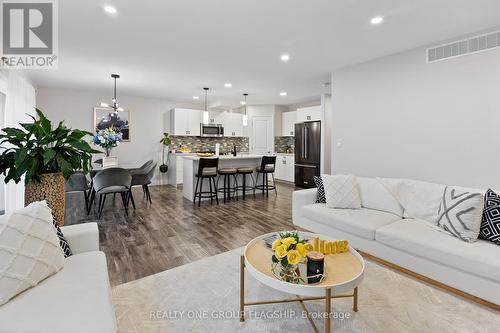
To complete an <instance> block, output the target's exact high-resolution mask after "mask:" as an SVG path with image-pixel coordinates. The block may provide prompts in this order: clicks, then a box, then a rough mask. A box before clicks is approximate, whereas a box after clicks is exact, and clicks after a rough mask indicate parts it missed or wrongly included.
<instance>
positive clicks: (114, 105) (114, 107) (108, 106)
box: [101, 74, 125, 113]
mask: <svg viewBox="0 0 500 333" xmlns="http://www.w3.org/2000/svg"><path fill="white" fill-rule="evenodd" d="M111 77H112V78H113V80H114V89H113V98H112V99H111V102H112V104H111V105H110V104H108V103H104V102H101V106H102V107H104V108H112V109H113V110H115V113H118V111H125V109H124V108H122V107H119V106H118V103H117V102H116V79H119V78H120V75H118V74H111Z"/></svg>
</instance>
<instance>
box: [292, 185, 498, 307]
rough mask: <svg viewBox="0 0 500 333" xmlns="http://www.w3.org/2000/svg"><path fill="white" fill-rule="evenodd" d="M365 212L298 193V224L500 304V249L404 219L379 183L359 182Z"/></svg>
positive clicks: (295, 203)
mask: <svg viewBox="0 0 500 333" xmlns="http://www.w3.org/2000/svg"><path fill="white" fill-rule="evenodd" d="M358 182H359V185H360V186H359V189H360V195H361V202H362V208H360V209H333V208H328V207H326V205H325V204H321V203H315V201H316V192H317V190H316V189H307V190H299V191H295V192H294V193H293V223H294V224H295V225H297V226H299V227H302V228H304V229H307V230H310V231H312V232H316V233H320V234H325V235H328V236H332V237H336V238H338V239H347V240H348V241H349V242H350V244H351V245H352V246H353V247H354V248H356V249H359V250H361V251H363V252H365V253H368V254H370V255H373V256H375V257H378V258H380V259H383V260H385V261H388V262H390V263H393V264H396V265H398V266H400V267H403V268H406V269H408V270H410V271H413V272H416V273H418V274H421V275H424V276H426V277H428V278H431V279H433V280H435V281H438V282H441V283H443V284H445V285H448V286H451V287H453V288H456V289H459V290H461V291H464V292H466V293H468V294H471V295H473V296H476V297H479V298H481V299H484V300H486V301H489V302H492V303H494V304H497V305H500V246H498V245H496V244H494V243H492V242H489V241H485V240H481V239H479V240H478V241H476V242H474V243H466V242H464V241H461V240H460V239H458V238H456V237H453V236H451V235H448V234H446V233H443V232H440V231H437V230H435V229H433V228H431V227H429V225H427V224H426V223H423V221H421V220H416V219H410V218H403V217H402V216H403V209H402V207H401V206H400V205H399V203H398V201H397V200H396V199H395V198H394V197H393V196H391V195H390V193H389V192H387V191H386V192H385V193H384V191H383V190H382V189H381V188H379V186H381V185H380V183H377V181H376V179H374V178H361V177H358Z"/></svg>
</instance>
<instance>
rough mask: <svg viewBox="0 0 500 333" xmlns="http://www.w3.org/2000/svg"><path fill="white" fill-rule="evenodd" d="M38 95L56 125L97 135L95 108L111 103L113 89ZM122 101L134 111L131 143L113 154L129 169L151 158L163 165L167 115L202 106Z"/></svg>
mask: <svg viewBox="0 0 500 333" xmlns="http://www.w3.org/2000/svg"><path fill="white" fill-rule="evenodd" d="M118 92H119V91H118ZM36 93H37V105H38V107H39V108H40V109H42V110H43V111H44V113H45V114H46V115H47V117H48V118H49V119H50V120H52V121H53V122H56V121H60V120H64V121H65V123H66V125H67V126H69V127H73V128H79V129H82V130H87V131H90V132H94V129H93V127H94V120H93V117H94V107H96V106H98V105H99V103H100V102H101V101H103V102H110V99H111V90H110V91H105V92H84V91H79V90H66V89H49V88H40V89H37V92H36ZM118 102H119V103H120V106H123V107H124V108H125V109H127V110H130V111H131V126H130V136H131V140H130V142H121V143H120V145H119V146H118V147H116V148H113V151H112V155H113V156H117V157H118V161H119V163H120V164H122V165H125V166H139V165H141V164H142V163H143V162H146V161H147V160H150V159H153V160H155V161H158V162H159V161H160V159H161V148H162V146H161V144H160V139H161V138H162V136H163V118H164V116H163V115H164V113H166V112H167V111H168V110H170V109H171V108H173V107H193V108H194V107H196V108H199V105H194V104H186V103H177V102H174V101H168V100H161V99H151V98H142V97H135V96H125V95H120V94H118ZM96 148H97V149H99V148H98V147H96ZM96 158H97V157H96ZM157 175H158V173H157Z"/></svg>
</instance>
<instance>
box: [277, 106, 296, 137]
mask: <svg viewBox="0 0 500 333" xmlns="http://www.w3.org/2000/svg"><path fill="white" fill-rule="evenodd" d="M296 122H297V111H290V112H283V113H282V114H281V135H282V136H294V135H295V123H296Z"/></svg>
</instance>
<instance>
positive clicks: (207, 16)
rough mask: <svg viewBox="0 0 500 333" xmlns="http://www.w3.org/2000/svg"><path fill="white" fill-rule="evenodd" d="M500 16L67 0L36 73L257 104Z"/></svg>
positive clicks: (278, 3) (464, 6)
mask: <svg viewBox="0 0 500 333" xmlns="http://www.w3.org/2000/svg"><path fill="white" fill-rule="evenodd" d="M104 5H112V6H114V7H116V9H117V10H118V13H117V14H116V15H110V14H107V13H105V12H104V11H103V6H104ZM378 15H381V16H383V17H384V23H383V24H381V25H379V26H372V25H370V22H369V21H370V19H371V18H372V17H374V16H378ZM498 25H500V1H498V0H439V1H436V0H418V1H415V0H314V1H304V0H253V1H250V0H247V1H241V0H211V1H208V0H168V1H160V0H156V1H153V0H141V1H137V0H119V1H118V0H85V1H81V0H63V1H59V40H60V42H59V69H58V70H35V71H32V72H31V73H29V76H30V78H31V79H32V80H33V81H34V83H35V84H36V85H37V86H39V87H58V88H72V89H82V90H93V91H105V90H107V89H109V91H110V95H111V87H112V81H111V78H110V74H111V73H113V72H116V73H119V74H120V75H121V76H122V77H121V79H119V81H118V94H120V93H121V94H132V95H137V96H144V97H155V98H163V99H173V100H178V101H191V100H192V96H193V95H199V96H200V100H199V103H200V105H201V104H202V103H203V91H202V88H203V87H204V86H207V87H210V88H211V90H210V100H211V101H212V102H213V101H219V102H220V103H221V104H224V105H232V104H234V105H237V104H238V102H239V101H240V99H241V94H242V93H244V92H247V93H249V96H248V102H249V104H268V103H269V104H292V103H297V102H300V101H304V100H310V99H311V98H314V97H318V96H319V95H320V94H321V93H323V92H326V91H327V88H325V87H323V86H322V84H323V83H324V82H327V81H329V76H330V75H329V73H330V72H331V71H332V70H335V69H338V68H341V67H344V66H348V65H352V64H355V63H359V62H363V61H366V60H369V59H373V58H377V57H381V56H384V55H388V54H392V53H396V52H400V51H403V50H406V49H410V48H414V47H417V46H421V45H426V44H429V43H434V42H438V41H441V40H445V39H448V38H453V37H456V36H460V35H463V34H467V33H471V32H476V31H480V30H483V29H487V28H490V27H493V26H498ZM283 53H288V54H290V56H291V59H290V61H289V62H288V63H283V62H281V61H280V55H281V54H283ZM225 82H231V83H232V84H233V87H232V88H225V87H224V86H223V85H224V83H225ZM280 91H286V92H287V93H288V96H286V97H281V96H279V92H280Z"/></svg>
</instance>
